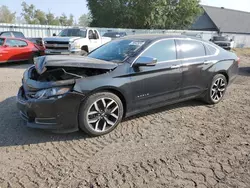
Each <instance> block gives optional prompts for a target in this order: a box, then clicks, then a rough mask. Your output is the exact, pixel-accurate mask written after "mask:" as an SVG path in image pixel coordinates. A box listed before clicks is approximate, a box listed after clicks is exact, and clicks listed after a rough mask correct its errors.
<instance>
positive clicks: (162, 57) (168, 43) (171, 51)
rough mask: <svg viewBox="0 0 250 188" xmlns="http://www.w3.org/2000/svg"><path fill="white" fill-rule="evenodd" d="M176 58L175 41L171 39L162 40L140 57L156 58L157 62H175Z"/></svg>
mask: <svg viewBox="0 0 250 188" xmlns="http://www.w3.org/2000/svg"><path fill="white" fill-rule="evenodd" d="M176 56H177V53H176V46H175V41H174V40H172V39H170V40H162V41H159V42H157V43H155V44H153V45H152V46H151V47H149V48H148V49H147V50H146V51H145V52H144V53H143V54H142V55H141V57H152V58H156V59H157V61H158V62H164V61H170V60H176V59H177V57H176Z"/></svg>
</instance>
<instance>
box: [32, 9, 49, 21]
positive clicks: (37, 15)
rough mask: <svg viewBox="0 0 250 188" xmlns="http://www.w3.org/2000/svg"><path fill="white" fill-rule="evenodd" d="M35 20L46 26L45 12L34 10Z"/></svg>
mask: <svg viewBox="0 0 250 188" xmlns="http://www.w3.org/2000/svg"><path fill="white" fill-rule="evenodd" d="M35 18H36V20H37V21H38V22H39V24H41V25H46V24H47V19H46V14H45V12H43V11H41V10H39V9H37V10H35Z"/></svg>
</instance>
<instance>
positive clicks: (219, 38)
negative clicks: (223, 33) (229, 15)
mask: <svg viewBox="0 0 250 188" xmlns="http://www.w3.org/2000/svg"><path fill="white" fill-rule="evenodd" d="M228 40H229V39H228V38H227V37H214V41H228Z"/></svg>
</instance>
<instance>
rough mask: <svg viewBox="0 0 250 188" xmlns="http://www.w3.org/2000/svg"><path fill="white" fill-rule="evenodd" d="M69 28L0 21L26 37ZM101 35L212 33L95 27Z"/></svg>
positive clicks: (206, 33) (5, 28)
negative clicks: (118, 32) (113, 33)
mask: <svg viewBox="0 0 250 188" xmlns="http://www.w3.org/2000/svg"><path fill="white" fill-rule="evenodd" d="M65 28H69V27H64V26H52V25H29V24H5V23H0V31H21V32H23V33H24V35H25V36H26V37H49V36H52V35H53V33H56V34H58V33H59V32H60V31H61V30H62V29H65ZM96 29H97V30H98V31H99V32H100V34H101V35H103V34H104V33H106V32H108V31H120V32H126V33H127V34H128V35H135V34H166V35H181V34H187V35H190V36H198V37H201V38H203V39H205V40H209V39H210V38H211V36H212V35H213V32H210V31H188V30H186V31H185V30H160V29H152V30H149V29H148V30H146V29H120V28H96Z"/></svg>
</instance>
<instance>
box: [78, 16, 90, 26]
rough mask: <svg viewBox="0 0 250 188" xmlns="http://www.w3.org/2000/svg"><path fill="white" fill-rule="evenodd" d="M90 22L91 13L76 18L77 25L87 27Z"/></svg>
mask: <svg viewBox="0 0 250 188" xmlns="http://www.w3.org/2000/svg"><path fill="white" fill-rule="evenodd" d="M90 23H91V15H90V14H83V15H81V16H80V18H79V19H78V25H80V26H84V27H88V26H89V25H90Z"/></svg>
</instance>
